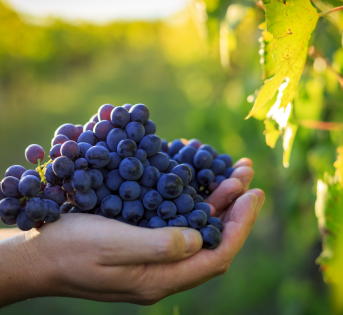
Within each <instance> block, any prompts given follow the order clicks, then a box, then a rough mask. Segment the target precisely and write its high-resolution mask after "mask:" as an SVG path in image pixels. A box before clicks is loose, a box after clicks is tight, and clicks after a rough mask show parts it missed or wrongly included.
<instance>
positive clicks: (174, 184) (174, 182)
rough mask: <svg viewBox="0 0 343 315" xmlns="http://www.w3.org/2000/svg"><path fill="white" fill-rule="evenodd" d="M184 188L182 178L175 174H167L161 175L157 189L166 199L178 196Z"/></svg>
mask: <svg viewBox="0 0 343 315" xmlns="http://www.w3.org/2000/svg"><path fill="white" fill-rule="evenodd" d="M182 189H183V182H182V180H181V178H180V177H179V176H177V175H175V174H166V175H163V176H162V177H160V179H159V180H158V183H157V190H158V191H159V193H160V194H161V195H162V196H163V197H164V198H166V199H174V198H177V197H178V196H179V195H180V194H181V192H182Z"/></svg>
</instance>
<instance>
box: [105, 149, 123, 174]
mask: <svg viewBox="0 0 343 315" xmlns="http://www.w3.org/2000/svg"><path fill="white" fill-rule="evenodd" d="M122 160H123V159H122V158H121V157H120V156H119V155H118V153H117V152H111V153H110V161H109V163H108V164H107V165H106V168H107V169H109V170H115V169H119V165H120V163H121V161H122Z"/></svg>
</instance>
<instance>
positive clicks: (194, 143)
mask: <svg viewBox="0 0 343 315" xmlns="http://www.w3.org/2000/svg"><path fill="white" fill-rule="evenodd" d="M187 145H191V146H192V147H194V148H195V149H197V150H198V149H199V148H200V147H201V145H202V143H201V142H200V141H199V140H198V139H191V140H189V141H188V143H187Z"/></svg>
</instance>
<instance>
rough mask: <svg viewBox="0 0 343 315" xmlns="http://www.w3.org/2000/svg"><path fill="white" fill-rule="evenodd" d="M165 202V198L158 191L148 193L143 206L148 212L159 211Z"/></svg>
mask: <svg viewBox="0 0 343 315" xmlns="http://www.w3.org/2000/svg"><path fill="white" fill-rule="evenodd" d="M162 201H163V197H162V196H161V195H160V193H159V192H158V191H157V190H150V191H148V192H147V193H146V194H145V196H144V198H143V205H144V207H145V209H147V210H150V211H152V210H157V208H158V207H159V206H160V204H161V203H162Z"/></svg>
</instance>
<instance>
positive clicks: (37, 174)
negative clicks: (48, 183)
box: [21, 170, 41, 180]
mask: <svg viewBox="0 0 343 315" xmlns="http://www.w3.org/2000/svg"><path fill="white" fill-rule="evenodd" d="M28 175H32V176H36V177H37V178H38V179H39V180H41V177H40V175H39V173H38V172H37V171H36V170H27V171H25V172H24V173H23V175H22V176H21V178H23V177H25V176H28Z"/></svg>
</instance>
